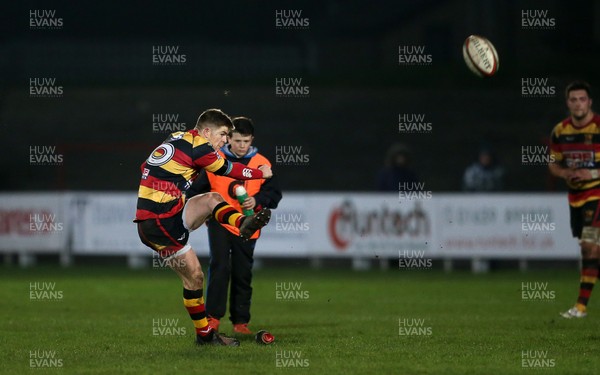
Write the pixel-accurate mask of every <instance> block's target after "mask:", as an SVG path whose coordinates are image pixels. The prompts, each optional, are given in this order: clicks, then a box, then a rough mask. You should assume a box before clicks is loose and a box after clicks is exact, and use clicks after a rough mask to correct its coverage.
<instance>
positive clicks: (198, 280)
mask: <svg viewBox="0 0 600 375" xmlns="http://www.w3.org/2000/svg"><path fill="white" fill-rule="evenodd" d="M191 278H192V282H193V283H194V286H195V287H196V289H201V288H203V286H204V272H202V268H200V267H198V268H196V269H194V270H193V271H192V273H191Z"/></svg>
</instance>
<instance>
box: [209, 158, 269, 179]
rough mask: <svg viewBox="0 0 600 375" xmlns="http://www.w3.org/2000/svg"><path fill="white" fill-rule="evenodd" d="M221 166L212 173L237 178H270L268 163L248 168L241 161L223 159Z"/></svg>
mask: <svg viewBox="0 0 600 375" xmlns="http://www.w3.org/2000/svg"><path fill="white" fill-rule="evenodd" d="M224 161H225V163H223V166H222V167H221V168H219V169H217V170H215V171H214V172H213V173H214V174H216V175H219V176H227V177H231V178H235V179H238V180H256V179H259V178H271V176H273V172H272V171H271V168H270V167H269V166H268V165H261V166H260V167H258V169H257V168H249V167H247V166H245V165H244V164H242V163H237V162H231V161H229V160H226V159H225V160H224Z"/></svg>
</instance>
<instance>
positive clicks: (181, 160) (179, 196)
mask: <svg viewBox="0 0 600 375" xmlns="http://www.w3.org/2000/svg"><path fill="white" fill-rule="evenodd" d="M202 169H205V170H207V171H209V172H213V173H216V174H218V175H228V176H232V177H233V178H236V179H242V180H247V179H257V178H262V172H261V171H260V170H258V169H254V168H247V167H245V166H244V165H241V164H239V163H232V162H229V161H228V160H226V159H224V158H222V157H221V155H219V153H218V152H217V151H215V150H214V148H213V147H212V145H211V144H210V143H209V142H208V140H207V139H206V138H204V137H202V136H201V135H200V134H199V133H198V131H197V130H196V129H192V130H188V131H185V132H176V133H172V134H170V135H169V137H168V138H167V139H166V140H165V141H164V142H163V143H162V144H161V145H159V146H158V147H157V148H155V149H154V151H152V153H151V154H150V156H149V157H148V159H146V161H144V162H143V163H142V165H141V172H142V177H141V181H140V187H139V190H138V201H137V211H136V215H135V221H141V220H147V219H152V218H166V217H171V216H173V215H175V214H176V213H177V212H179V211H180V210H182V209H183V206H184V203H185V191H186V190H187V189H188V188H189V187H190V185H191V184H192V182H193V181H194V179H195V178H196V177H197V176H198V172H199V171H200V170H202Z"/></svg>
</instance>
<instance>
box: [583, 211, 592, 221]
mask: <svg viewBox="0 0 600 375" xmlns="http://www.w3.org/2000/svg"><path fill="white" fill-rule="evenodd" d="M593 218H594V210H585V211H583V220H584V221H585V222H586V223H591V222H592V219H593Z"/></svg>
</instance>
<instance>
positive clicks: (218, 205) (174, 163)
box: [134, 109, 273, 346]
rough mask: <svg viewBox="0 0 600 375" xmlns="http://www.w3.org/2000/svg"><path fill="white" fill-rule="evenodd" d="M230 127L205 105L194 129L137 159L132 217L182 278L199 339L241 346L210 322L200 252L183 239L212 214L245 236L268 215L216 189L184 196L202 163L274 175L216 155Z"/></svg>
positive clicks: (247, 176)
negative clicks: (242, 209) (247, 209)
mask: <svg viewBox="0 0 600 375" xmlns="http://www.w3.org/2000/svg"><path fill="white" fill-rule="evenodd" d="M232 128H233V123H232V121H231V119H230V118H229V116H227V115H226V114H225V113H223V112H222V111H221V110H218V109H208V110H206V111H204V112H203V113H202V114H201V115H200V117H199V118H198V121H197V122H196V126H195V127H194V128H193V129H191V130H188V131H185V132H175V133H172V134H170V135H169V136H168V137H167V139H166V140H165V141H164V142H163V143H162V144H161V145H159V146H158V147H157V148H156V149H154V151H152V153H151V154H150V156H149V157H148V159H146V161H144V162H143V163H142V165H141V172H142V176H141V181H140V187H139V191H138V201H137V211H136V217H135V220H134V222H136V223H137V225H138V234H139V237H140V240H141V241H142V243H144V244H145V245H146V246H148V247H150V248H151V249H153V250H154V251H156V252H158V254H159V255H160V257H161V258H163V259H165V263H166V264H167V265H169V267H170V268H171V269H173V271H175V272H176V273H177V274H178V275H179V277H180V278H181V281H182V282H183V304H184V306H185V308H186V309H187V311H188V313H189V315H190V318H191V319H192V321H193V324H194V327H195V329H196V342H197V343H198V344H200V345H205V344H209V345H226V346H239V341H238V340H236V339H234V338H231V337H227V336H225V335H222V334H219V333H218V332H216V331H215V330H214V329H212V328H211V327H210V326H209V325H208V321H207V316H206V311H205V306H204V296H203V287H204V274H203V272H202V267H201V265H200V262H199V260H198V257H197V256H196V254H195V252H194V251H193V250H192V248H191V246H190V245H188V244H187V242H188V239H189V233H190V232H192V231H194V230H195V229H197V228H199V227H200V226H201V225H202V224H203V223H204V222H205V221H206V220H207V219H208V218H210V217H211V216H212V217H213V218H214V220H216V221H217V222H219V223H222V224H229V225H232V226H235V227H237V228H239V229H240V236H241V237H243V238H245V239H249V238H250V237H251V236H252V235H253V234H254V233H255V232H256V231H257V230H259V229H260V228H262V227H263V226H264V225H266V224H267V223H268V221H269V219H270V217H271V212H270V210H269V209H268V208H264V209H262V210H260V211H258V212H256V213H255V214H254V215H252V216H247V217H245V216H243V215H242V214H241V213H239V212H238V211H236V209H235V208H233V207H232V206H231V205H229V204H228V203H227V202H225V201H224V199H223V197H222V196H221V195H220V194H218V193H215V192H208V193H205V194H200V195H196V196H194V197H192V198H190V199H186V196H185V191H186V190H187V189H188V188H189V187H190V185H191V184H192V182H193V181H194V179H195V178H196V177H197V176H198V173H199V171H201V170H202V169H204V170H206V171H210V172H213V173H215V174H217V175H223V176H230V177H232V178H235V179H239V180H251V179H260V178H270V177H271V176H272V175H273V174H272V172H271V168H270V167H269V166H267V165H262V166H259V167H258V168H248V167H247V166H245V165H243V164H240V163H234V162H230V161H228V160H227V159H224V158H222V157H221V156H220V155H219V153H218V152H217V151H218V150H219V149H220V148H221V147H222V146H223V145H224V144H225V141H226V136H227V134H229V132H230V131H231V129H232ZM190 250H191V251H190Z"/></svg>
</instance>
